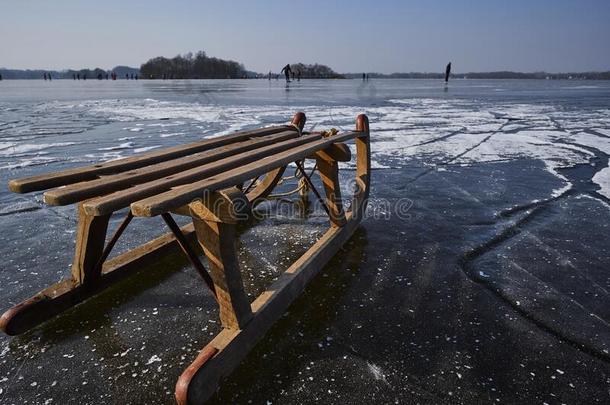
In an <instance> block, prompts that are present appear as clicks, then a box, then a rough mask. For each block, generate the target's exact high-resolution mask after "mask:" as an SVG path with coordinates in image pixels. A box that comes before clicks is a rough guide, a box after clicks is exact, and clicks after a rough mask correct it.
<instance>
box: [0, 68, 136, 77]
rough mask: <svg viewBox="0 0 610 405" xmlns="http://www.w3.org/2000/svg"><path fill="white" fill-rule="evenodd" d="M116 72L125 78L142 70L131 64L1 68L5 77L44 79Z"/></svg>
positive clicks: (1, 72)
mask: <svg viewBox="0 0 610 405" xmlns="http://www.w3.org/2000/svg"><path fill="white" fill-rule="evenodd" d="M112 72H114V73H116V75H117V77H118V78H119V79H123V78H125V75H128V76H129V77H131V76H132V75H134V76H135V75H139V74H140V71H139V70H138V69H136V68H132V67H129V66H116V67H114V68H113V69H110V70H104V69H100V68H95V69H79V70H75V69H68V70H43V69H27V70H20V69H3V68H0V75H2V78H3V79H9V80H15V79H42V78H43V77H44V75H50V76H51V77H52V78H53V79H73V78H74V77H75V76H77V75H78V77H80V78H87V79H97V78H98V77H102V78H104V79H105V78H106V75H110V74H112Z"/></svg>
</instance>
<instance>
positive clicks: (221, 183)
mask: <svg viewBox="0 0 610 405" xmlns="http://www.w3.org/2000/svg"><path fill="white" fill-rule="evenodd" d="M360 136H362V134H361V133H359V132H346V133H344V134H339V135H334V136H332V137H328V138H324V139H320V140H318V141H315V142H310V143H307V144H305V145H303V146H299V147H295V148H291V149H288V150H286V151H284V152H281V153H278V154H276V155H273V156H267V157H265V158H262V159H259V160H257V161H255V162H252V163H249V164H245V165H243V166H241V167H238V168H236V169H233V170H229V171H227V172H225V173H222V174H220V175H217V176H211V177H208V178H206V179H205V180H201V181H197V182H193V183H191V184H189V185H186V186H183V187H180V188H177V189H175V190H171V191H167V192H165V193H161V194H157V195H154V196H153V197H149V198H145V199H142V200H140V201H137V202H134V203H133V204H131V212H132V213H133V214H134V215H135V216H145V217H150V216H156V215H160V214H162V213H163V212H167V211H169V210H171V209H174V208H177V207H180V206H182V205H184V204H187V203H188V202H190V201H192V200H194V199H197V198H200V197H201V195H202V193H203V191H204V190H208V191H216V190H221V189H223V188H227V187H231V186H234V185H235V184H239V183H243V182H244V181H247V180H249V179H251V178H253V177H256V176H259V175H262V174H264V173H267V172H269V171H270V170H272V169H275V168H278V167H282V166H285V165H287V164H288V163H290V162H294V161H296V160H301V159H303V158H305V157H307V156H309V155H311V154H312V153H314V152H316V151H318V150H320V149H324V148H326V147H328V146H329V145H331V144H333V143H335V142H342V141H346V140H349V139H354V138H357V137H360ZM102 198H104V197H102ZM85 209H86V210H87V212H91V213H98V214H104V213H105V212H107V208H106V207H104V205H103V204H100V202H99V201H95V200H92V201H89V202H87V203H86V204H85Z"/></svg>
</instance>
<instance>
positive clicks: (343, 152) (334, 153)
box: [308, 143, 352, 162]
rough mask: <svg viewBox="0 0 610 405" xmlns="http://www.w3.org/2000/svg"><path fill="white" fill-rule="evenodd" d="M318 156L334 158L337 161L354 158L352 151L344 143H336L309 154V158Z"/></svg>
mask: <svg viewBox="0 0 610 405" xmlns="http://www.w3.org/2000/svg"><path fill="white" fill-rule="evenodd" d="M316 156H321V157H323V158H324V159H327V160H328V159H333V160H336V161H337V162H349V161H350V160H352V151H351V150H350V149H349V146H347V145H346V144H344V143H334V144H332V145H330V146H329V147H328V148H326V149H324V150H323V151H318V152H316V153H315V154H313V155H312V156H308V158H309V159H316Z"/></svg>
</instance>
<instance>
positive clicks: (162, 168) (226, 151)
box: [44, 130, 299, 205]
mask: <svg viewBox="0 0 610 405" xmlns="http://www.w3.org/2000/svg"><path fill="white" fill-rule="evenodd" d="M298 135H299V134H298V132H297V131H294V130H293V131H290V130H289V131H282V132H278V133H275V134H271V135H265V136H261V137H254V138H251V139H248V140H245V141H240V142H235V143H231V144H228V145H223V146H220V147H216V148H214V149H210V150H206V151H203V152H197V153H194V154H191V155H187V156H183V157H180V158H177V159H172V160H168V161H164V162H160V163H156V164H152V165H148V166H144V167H141V168H138V169H132V170H127V171H123V172H121V173H118V174H112V175H101V176H98V178H97V179H95V180H90V181H83V182H78V183H73V184H69V185H66V186H62V187H59V188H56V189H52V190H50V191H47V192H46V193H45V194H44V201H45V203H47V204H50V205H68V204H73V203H75V202H78V201H82V200H86V199H89V198H92V197H97V196H100V195H103V194H108V193H112V192H115V191H118V190H123V189H126V188H129V187H133V186H135V185H138V184H142V183H146V182H150V181H153V180H156V179H160V178H163V177H166V176H169V175H172V174H176V173H180V172H183V171H186V170H189V169H192V168H195V167H200V166H202V165H205V164H208V163H212V162H216V161H218V160H220V159H225V158H228V157H231V156H232V155H236V154H241V153H243V152H247V151H250V150H256V149H257V148H261V147H264V146H267V145H273V144H276V143H278V142H281V141H285V140H288V139H293V138H296V137H298Z"/></svg>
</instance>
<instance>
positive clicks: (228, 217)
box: [190, 187, 252, 329]
mask: <svg viewBox="0 0 610 405" xmlns="http://www.w3.org/2000/svg"><path fill="white" fill-rule="evenodd" d="M244 202H246V203H247V202H248V200H247V198H246V196H245V195H244V194H243V193H242V192H241V190H239V189H238V188H237V187H232V188H229V189H226V190H221V191H218V192H214V193H212V194H211V195H209V196H207V198H204V199H203V200H201V201H198V202H197V203H193V204H191V205H190V208H191V213H192V218H193V225H194V226H195V232H196V234H197V241H198V242H199V244H200V245H201V247H202V249H203V252H204V253H205V255H206V257H207V258H208V264H209V268H210V275H211V276H212V280H213V281H214V287H215V291H216V297H217V299H218V304H219V306H220V321H221V323H222V326H223V327H224V328H229V329H242V328H243V327H244V326H246V324H247V323H248V322H249V321H250V319H251V318H252V311H251V310H250V303H249V302H248V297H247V296H246V293H245V292H244V285H243V281H242V277H241V272H240V268H239V261H238V259H237V232H236V223H237V221H238V219H239V218H238V216H239V214H240V212H244V211H245V210H247V209H248V208H247V207H246V208H245V209H244V208H243V207H242V206H241V204H242V203H244Z"/></svg>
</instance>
